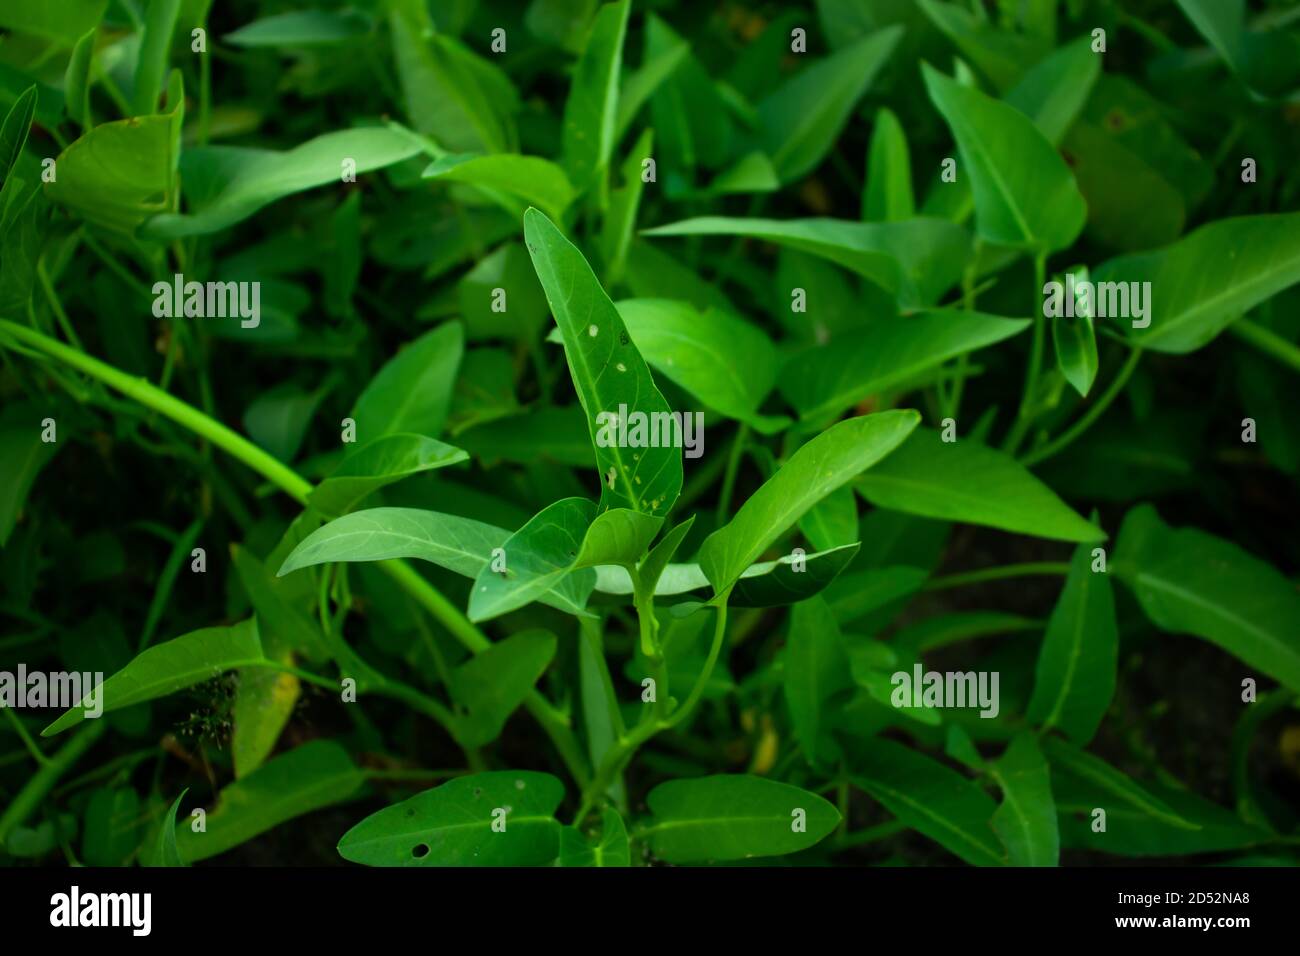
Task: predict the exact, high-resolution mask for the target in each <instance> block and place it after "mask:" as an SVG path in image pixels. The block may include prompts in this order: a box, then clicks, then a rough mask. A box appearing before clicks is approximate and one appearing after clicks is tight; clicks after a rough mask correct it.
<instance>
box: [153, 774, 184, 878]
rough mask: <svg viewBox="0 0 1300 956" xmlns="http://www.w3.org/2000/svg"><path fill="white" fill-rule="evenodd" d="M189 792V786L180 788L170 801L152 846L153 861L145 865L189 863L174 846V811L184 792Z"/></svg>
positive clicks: (178, 806)
mask: <svg viewBox="0 0 1300 956" xmlns="http://www.w3.org/2000/svg"><path fill="white" fill-rule="evenodd" d="M189 792H190V789H189V787H186V788H185V789H184V790H182V791H181V794H180V796H179V797H177V798H176V799H175V800H173V801H172V805H171V807H170V808H169V809H168V810H167V813H166V815H165V816H164V817H163V818H162V824H161V825H160V826H159V828H158V844H157V846H156V847H155V848H154V856H153V859H154V861H155V862H152V863H146V864H145V865H146V866H173V867H177V866H188V865H189V864H187V863H186V862H185V860H184V859H182V858H181V853H180V850H179V849H177V847H176V812H177V811H178V810H180V808H181V801H182V800H184V799H185V794H187V793H189Z"/></svg>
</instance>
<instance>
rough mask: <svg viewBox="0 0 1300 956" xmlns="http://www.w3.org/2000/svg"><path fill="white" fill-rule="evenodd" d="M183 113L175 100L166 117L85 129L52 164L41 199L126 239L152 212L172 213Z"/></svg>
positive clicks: (160, 114) (164, 114)
mask: <svg viewBox="0 0 1300 956" xmlns="http://www.w3.org/2000/svg"><path fill="white" fill-rule="evenodd" d="M183 113H184V106H183V100H181V99H179V98H178V99H177V100H176V101H175V102H172V103H171V111H170V112H168V113H156V114H153V115H150V116H140V117H133V118H131V119H124V120H118V121H116V122H113V123H104V124H102V125H100V126H96V127H95V128H94V129H90V130H87V131H86V133H85V135H84V136H81V137H80V138H78V139H76V140H74V141H73V142H72V143H70V144H69V145H68V148H67V149H65V150H64V151H63V152H62V153H60V154H59V156H58V158H57V159H56V160H55V169H57V171H58V172H57V176H56V178H55V180H54V181H53V182H48V183H46V184H45V195H46V196H48V197H49V198H50V199H51V200H53V201H54V202H57V203H60V204H61V205H63V206H66V207H67V208H68V209H69V210H71V211H72V212H73V213H75V214H76V215H78V216H80V217H81V218H83V219H85V220H86V221H87V222H90V223H93V224H95V225H97V226H102V227H104V228H105V229H110V230H112V231H114V232H120V233H126V234H128V235H129V234H131V233H134V232H135V231H136V229H137V228H138V227H139V226H140V225H141V224H142V223H143V222H145V221H146V220H148V219H150V217H152V216H154V215H155V214H158V213H164V214H168V213H171V212H172V211H173V210H174V209H175V208H176V202H177V195H178V190H177V185H178V184H177V178H176V164H177V161H178V159H179V157H180V132H181V120H182V118H183ZM186 155H188V151H187V154H186Z"/></svg>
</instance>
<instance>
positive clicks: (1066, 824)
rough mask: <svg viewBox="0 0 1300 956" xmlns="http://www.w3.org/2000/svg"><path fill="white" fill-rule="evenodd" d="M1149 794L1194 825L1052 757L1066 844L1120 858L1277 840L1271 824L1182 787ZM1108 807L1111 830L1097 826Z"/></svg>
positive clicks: (1156, 788)
mask: <svg viewBox="0 0 1300 956" xmlns="http://www.w3.org/2000/svg"><path fill="white" fill-rule="evenodd" d="M1145 791H1146V793H1147V795H1148V796H1150V797H1153V798H1155V799H1158V800H1160V801H1162V802H1163V803H1164V804H1165V805H1167V806H1168V807H1170V808H1171V809H1173V810H1174V811H1175V812H1176V813H1177V814H1178V815H1179V816H1180V817H1182V818H1183V819H1185V820H1187V821H1191V822H1192V823H1194V824H1195V828H1194V829H1193V828H1190V827H1189V826H1188V825H1187V824H1183V825H1180V826H1173V825H1171V824H1168V823H1165V822H1163V821H1161V820H1157V819H1153V818H1152V816H1151V815H1150V814H1149V813H1148V812H1146V811H1145V810H1144V809H1142V808H1141V807H1139V806H1135V805H1133V804H1131V803H1128V802H1125V801H1117V800H1116V799H1115V798H1114V795H1113V794H1112V793H1111V792H1110V791H1108V790H1107V789H1106V788H1105V787H1103V786H1100V785H1099V784H1098V783H1096V782H1095V781H1094V780H1091V779H1087V778H1084V777H1079V776H1077V775H1075V774H1074V773H1072V772H1070V771H1069V770H1067V769H1066V768H1065V767H1064V766H1062V765H1061V764H1060V763H1059V762H1055V761H1053V766H1052V792H1053V793H1054V794H1055V795H1056V808H1057V810H1058V811H1059V814H1060V828H1061V846H1063V847H1065V848H1067V849H1083V850H1092V851H1096V852H1099V853H1109V854H1113V855H1116V856H1121V857H1139V858H1140V857H1151V856H1163V857H1185V856H1189V855H1191V854H1195V853H1215V852H1220V851H1223V850H1237V849H1243V848H1246V847H1252V846H1260V845H1263V844H1267V843H1273V842H1275V841H1276V839H1277V837H1276V835H1275V834H1274V833H1271V832H1270V831H1268V830H1267V829H1265V828H1263V827H1259V826H1252V825H1250V824H1248V823H1246V822H1244V821H1243V820H1242V819H1241V818H1240V817H1239V816H1238V815H1237V814H1235V813H1233V812H1232V811H1230V810H1225V809H1224V808H1223V807H1220V806H1218V805H1217V804H1214V803H1211V802H1210V801H1209V800H1206V799H1204V798H1203V797H1199V796H1197V795H1196V794H1194V793H1192V792H1190V791H1188V790H1185V789H1182V788H1181V787H1179V786H1166V785H1163V784H1160V783H1154V782H1153V783H1148V784H1146V785H1145ZM1098 809H1102V810H1105V812H1106V829H1105V830H1094V829H1093V826H1094V823H1095V821H1096V820H1097V819H1099V818H1098V817H1097V815H1096V810H1098Z"/></svg>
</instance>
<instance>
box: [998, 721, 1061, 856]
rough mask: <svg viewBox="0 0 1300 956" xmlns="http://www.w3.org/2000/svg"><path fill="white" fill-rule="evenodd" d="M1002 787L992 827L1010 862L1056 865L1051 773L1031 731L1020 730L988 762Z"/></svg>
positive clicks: (1057, 841) (1058, 852)
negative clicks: (996, 758)
mask: <svg viewBox="0 0 1300 956" xmlns="http://www.w3.org/2000/svg"><path fill="white" fill-rule="evenodd" d="M988 766H989V774H990V776H992V777H993V779H994V780H995V781H997V784H998V786H999V787H1000V788H1001V789H1002V804H1001V805H1000V806H999V807H998V809H997V811H996V812H995V813H994V814H993V819H992V821H991V822H992V825H993V831H994V832H995V833H996V834H997V835H998V838H999V839H1000V840H1001V841H1002V845H1003V846H1005V847H1006V848H1007V856H1008V858H1009V862H1010V864H1011V865H1012V866H1057V865H1058V864H1059V863H1060V860H1061V841H1060V834H1059V833H1058V832H1057V827H1056V802H1055V801H1054V800H1053V799H1052V776H1051V771H1050V770H1049V768H1048V766H1047V761H1046V760H1044V759H1043V754H1042V751H1040V750H1039V749H1038V743H1037V741H1036V740H1035V738H1034V735H1033V734H1032V733H1030V732H1028V731H1021V732H1020V733H1018V734H1016V736H1015V737H1014V738H1013V739H1012V741H1011V745H1010V746H1009V747H1007V749H1006V752H1005V753H1004V754H1003V755H1002V756H1001V757H1000V758H999V759H998V760H996V761H994V762H993V763H991V764H989V765H988Z"/></svg>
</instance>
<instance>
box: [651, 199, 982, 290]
mask: <svg viewBox="0 0 1300 956" xmlns="http://www.w3.org/2000/svg"><path fill="white" fill-rule="evenodd" d="M642 235H646V236H748V237H750V238H754V239H762V240H765V241H767V242H774V243H776V244H777V245H780V246H787V247H789V248H791V249H799V250H801V251H803V252H809V253H812V254H813V255H815V256H820V257H821V258H823V259H829V260H830V261H831V262H834V263H837V264H839V265H842V266H844V267H845V268H846V269H850V270H851V271H853V272H856V273H857V274H858V275H860V276H863V277H864V278H867V279H870V280H871V281H872V282H874V283H875V284H876V285H878V286H880V287H881V288H882V289H884V290H885V291H886V292H888V293H890V294H891V295H894V296H896V297H897V298H898V302H899V305H900V307H902V308H904V309H914V308H918V307H922V306H925V305H930V304H933V303H935V302H937V301H938V300H939V297H940V296H942V295H943V293H944V292H946V291H947V290H948V289H950V288H951V287H952V286H953V284H954V283H956V282H957V280H958V279H960V278H961V274H962V270H963V269H964V268H965V266H966V261H967V258H968V257H969V255H970V239H969V237H968V235H967V233H966V231H965V230H964V229H962V228H961V227H960V226H958V225H956V224H955V223H951V222H947V221H945V220H942V219H909V220H906V221H903V222H848V221H845V220H839V219H790V220H780V219H732V218H728V217H725V216H701V217H699V218H696V219H684V220H682V221H681V222H674V223H669V224H668V225H666V226H657V227H656V228H654V229H645V230H642Z"/></svg>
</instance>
